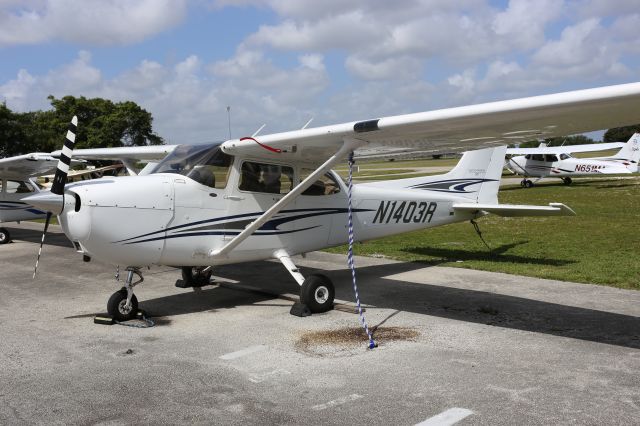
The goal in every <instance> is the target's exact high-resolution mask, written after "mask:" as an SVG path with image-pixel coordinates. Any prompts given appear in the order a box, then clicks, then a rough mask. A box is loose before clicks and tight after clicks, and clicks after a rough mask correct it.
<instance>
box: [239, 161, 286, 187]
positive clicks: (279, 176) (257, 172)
mask: <svg viewBox="0 0 640 426" xmlns="http://www.w3.org/2000/svg"><path fill="white" fill-rule="evenodd" d="M292 188H293V168H291V167H289V166H281V165H276V164H263V163H254V162H251V161H245V162H244V163H242V167H241V168H240V183H239V189H240V190H241V191H248V192H264V193H267V194H286V193H288V192H289V191H291V189H292Z"/></svg>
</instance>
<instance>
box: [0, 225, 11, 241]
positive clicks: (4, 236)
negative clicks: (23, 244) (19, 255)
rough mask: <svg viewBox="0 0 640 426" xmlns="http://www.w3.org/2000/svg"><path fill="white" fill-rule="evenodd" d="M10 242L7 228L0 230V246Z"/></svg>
mask: <svg viewBox="0 0 640 426" xmlns="http://www.w3.org/2000/svg"><path fill="white" fill-rule="evenodd" d="M10 242H11V234H9V230H8V229H7V228H0V244H7V243H10Z"/></svg>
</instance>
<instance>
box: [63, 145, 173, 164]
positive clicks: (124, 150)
mask: <svg viewBox="0 0 640 426" xmlns="http://www.w3.org/2000/svg"><path fill="white" fill-rule="evenodd" d="M176 146H177V145H150V146H123V147H116V148H89V149H75V150H73V157H74V158H81V159H83V160H135V161H157V160H162V159H163V158H164V157H165V156H166V155H167V154H169V153H171V152H173V150H174V149H175V148H176ZM61 152H62V151H60V150H58V151H53V152H52V153H51V155H52V156H53V157H59V156H60V153H61Z"/></svg>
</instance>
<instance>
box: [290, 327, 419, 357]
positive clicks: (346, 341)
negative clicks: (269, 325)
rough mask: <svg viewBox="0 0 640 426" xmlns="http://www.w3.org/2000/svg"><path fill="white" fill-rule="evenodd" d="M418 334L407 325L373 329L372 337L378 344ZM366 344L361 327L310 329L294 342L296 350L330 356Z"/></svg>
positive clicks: (340, 354)
mask: <svg viewBox="0 0 640 426" xmlns="http://www.w3.org/2000/svg"><path fill="white" fill-rule="evenodd" d="M419 335H420V333H419V332H418V331H417V330H414V329H412V328H408V327H380V328H377V329H376V330H374V331H373V338H374V340H375V342H376V343H377V344H378V345H379V346H384V345H388V344H389V343H391V342H400V341H415V340H416V339H417V338H418V336H419ZM368 345H369V337H368V336H367V334H366V333H365V332H364V329H363V328H362V327H343V328H338V329H333V330H320V331H310V332H307V333H304V334H302V335H301V336H300V338H298V340H297V341H296V343H295V347H296V350H298V351H300V352H303V353H305V354H308V355H312V356H319V357H331V358H335V357H342V356H350V355H352V354H354V353H357V352H360V351H364V350H366V349H367V347H368Z"/></svg>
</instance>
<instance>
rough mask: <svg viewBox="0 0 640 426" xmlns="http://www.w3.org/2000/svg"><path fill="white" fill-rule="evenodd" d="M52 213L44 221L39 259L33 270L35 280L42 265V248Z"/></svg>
mask: <svg viewBox="0 0 640 426" xmlns="http://www.w3.org/2000/svg"><path fill="white" fill-rule="evenodd" d="M51 216H52V214H51V212H47V219H46V220H45V221H44V231H43V232H42V240H41V241H40V249H39V250H38V257H37V259H36V267H35V269H34V270H33V278H32V279H34V280H35V279H36V274H37V273H38V264H39V263H40V255H41V254H42V246H43V245H44V237H46V236H47V229H49V221H50V220H51Z"/></svg>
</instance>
